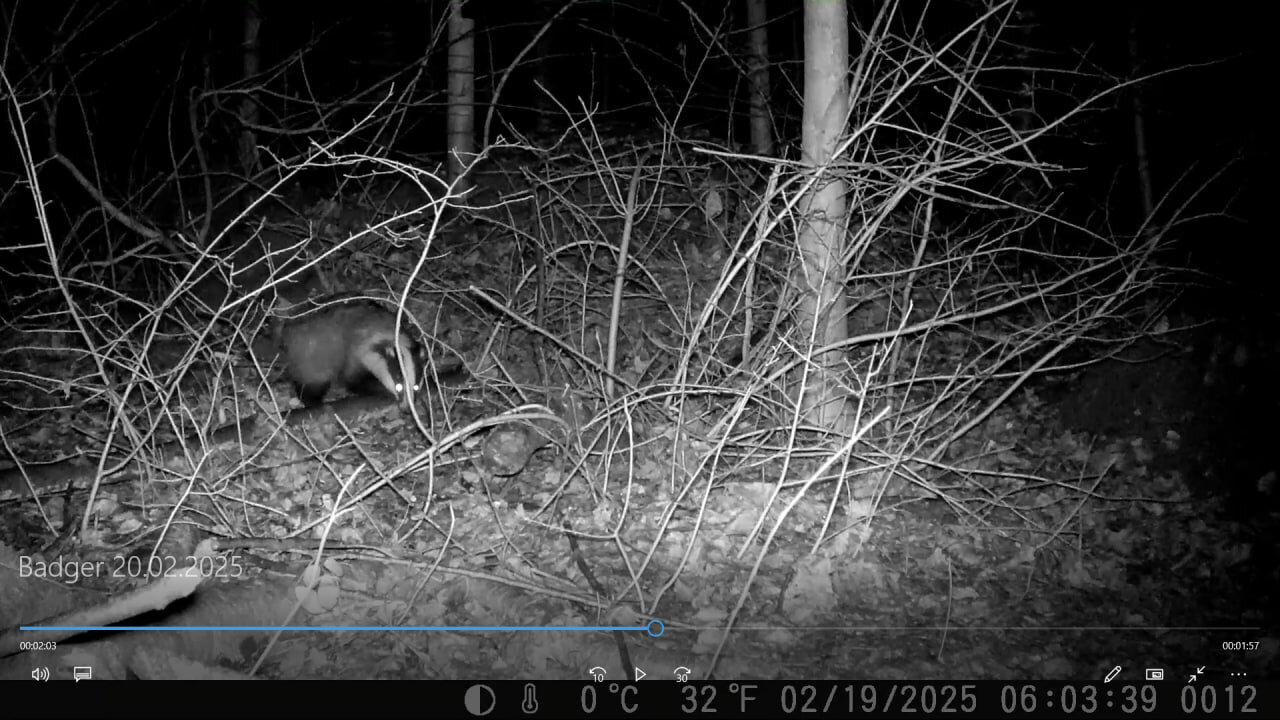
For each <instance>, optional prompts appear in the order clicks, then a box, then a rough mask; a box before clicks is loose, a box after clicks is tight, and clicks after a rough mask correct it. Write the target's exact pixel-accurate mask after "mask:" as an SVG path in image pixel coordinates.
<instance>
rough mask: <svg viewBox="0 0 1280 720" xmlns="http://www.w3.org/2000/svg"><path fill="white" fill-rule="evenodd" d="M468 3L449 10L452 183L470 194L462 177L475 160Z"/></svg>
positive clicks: (457, 2) (457, 1)
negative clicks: (464, 10)
mask: <svg viewBox="0 0 1280 720" xmlns="http://www.w3.org/2000/svg"><path fill="white" fill-rule="evenodd" d="M464 4H465V2H464V0H453V2H452V3H450V7H449V10H450V12H449V110H448V130H447V132H448V134H449V161H448V172H449V181H450V182H454V181H458V184H457V185H455V186H454V187H455V188H456V189H457V190H458V191H463V190H466V189H467V188H468V187H469V185H470V182H471V181H470V179H468V178H462V179H461V180H459V178H461V176H462V173H463V172H464V171H465V170H466V168H467V166H468V165H470V163H471V160H472V159H473V158H474V157H475V152H476V143H475V96H476V81H475V40H474V38H475V34H474V32H473V30H474V29H475V21H473V20H471V19H470V18H467V17H464V16H463V14H462V6H463V5H464Z"/></svg>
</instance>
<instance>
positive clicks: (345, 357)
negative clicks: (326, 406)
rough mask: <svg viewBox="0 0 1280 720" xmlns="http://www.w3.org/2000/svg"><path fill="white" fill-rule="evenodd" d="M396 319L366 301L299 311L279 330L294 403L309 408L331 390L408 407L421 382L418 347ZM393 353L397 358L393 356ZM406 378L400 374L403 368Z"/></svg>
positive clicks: (335, 303)
mask: <svg viewBox="0 0 1280 720" xmlns="http://www.w3.org/2000/svg"><path fill="white" fill-rule="evenodd" d="M395 327H396V315H395V313H394V312H393V311H391V310H390V309H388V308H385V307H382V306H380V305H377V304H375V303H373V302H371V301H367V300H339V301H336V302H331V303H326V304H320V305H317V306H316V309H306V310H302V311H300V312H299V311H298V310H296V309H295V311H294V314H293V316H292V317H289V318H286V319H284V320H283V321H282V322H281V323H279V324H278V326H277V331H276V332H277V345H278V348H279V351H280V357H281V358H282V360H283V361H284V368H285V373H286V375H287V376H288V378H289V380H290V381H291V382H292V383H293V387H294V390H295V391H296V392H297V394H298V399H299V400H301V401H302V404H303V405H306V406H307V407H312V406H315V405H319V404H320V403H322V402H324V397H325V394H326V393H327V392H328V391H329V388H330V387H331V386H334V385H337V386H340V387H343V388H345V389H347V390H348V391H350V392H354V393H359V394H365V395H377V394H395V395H398V396H399V397H400V399H401V401H402V402H410V401H412V397H413V393H414V392H415V391H417V390H418V389H419V387H420V385H421V382H422V364H423V354H422V344H421V343H420V342H418V341H417V340H416V339H415V338H414V335H413V334H412V333H411V332H406V331H407V330H409V329H410V328H411V327H412V326H411V325H408V324H407V323H404V324H403V327H402V328H401V333H400V334H399V337H398V341H399V342H397V335H396V331H395ZM397 347H398V350H399V357H398V356H397ZM402 361H403V362H404V364H405V366H406V367H405V370H406V372H401V362H402Z"/></svg>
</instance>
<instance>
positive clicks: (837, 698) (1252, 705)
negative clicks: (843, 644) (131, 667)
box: [0, 679, 1280, 720]
mask: <svg viewBox="0 0 1280 720" xmlns="http://www.w3.org/2000/svg"><path fill="white" fill-rule="evenodd" d="M1278 696H1280V683H1278V682H1275V681H1252V680H1244V679H1241V680H1240V681H1234V680H1233V681H1224V680H1211V681H1208V682H1191V683H1185V684H1184V683H1180V682H1176V681H1172V680H1170V681H1156V682H1143V683H1134V682H1129V683H1124V682H1100V681H1099V682H1056V681H1031V682H1020V681H992V680H981V681H972V682H970V681H928V682H909V681H835V680H822V681H811V682H810V681H758V682H757V681H744V680H719V681H712V682H683V683H680V682H665V681H655V682H638V683H628V682H619V681H608V680H604V681H599V682H579V681H564V680H553V681H529V682H524V681H513V680H501V681H483V680H477V681H452V680H450V681H326V682H294V681H260V682H239V683H236V684H235V686H234V687H230V686H228V685H227V684H226V683H224V682H150V683H130V682H110V681H92V680H89V681H81V682H75V683H69V682H40V681H36V682H30V681H23V682H9V683H6V684H5V686H4V687H3V688H2V689H0V698H3V700H0V704H2V705H3V711H0V714H3V715H4V716H5V717H9V718H27V717H30V718H232V717H234V718H255V717H263V718H273V719H274V718H306V719H307V720H320V719H322V718H426V719H430V718H453V719H456V718H470V717H484V718H530V719H535V718H601V719H604V718H629V719H632V718H686V717H708V718H721V719H724V720H730V719H736V718H888V717H914V718H923V717H951V718H965V717H973V718H995V719H1000V718H1073V717H1080V718H1142V717H1159V718H1215V717H1256V718H1274V717H1280V702H1278V701H1277V697H1278Z"/></svg>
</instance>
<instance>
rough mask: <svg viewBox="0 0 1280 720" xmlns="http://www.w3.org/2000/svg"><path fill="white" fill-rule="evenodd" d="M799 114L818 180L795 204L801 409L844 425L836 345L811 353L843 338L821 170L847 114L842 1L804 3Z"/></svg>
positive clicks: (834, 195) (833, 185) (830, 214)
mask: <svg viewBox="0 0 1280 720" xmlns="http://www.w3.org/2000/svg"><path fill="white" fill-rule="evenodd" d="M804 56H805V57H804V117H803V133H804V135H803V148H802V160H803V162H804V164H805V165H806V166H807V167H808V169H809V172H810V173H812V174H813V176H814V177H817V178H818V180H817V182H816V183H814V185H813V186H812V188H811V189H810V191H809V193H808V194H807V196H806V197H805V198H803V199H802V201H801V203H800V209H801V212H802V213H803V217H804V222H803V223H802V224H801V226H800V237H799V244H800V258H799V268H798V272H797V273H796V274H795V282H796V286H797V288H798V290H799V291H800V305H799V308H798V313H797V316H798V319H799V321H800V325H799V328H800V330H801V331H802V332H805V333H806V334H808V336H809V337H810V339H811V342H810V344H809V345H808V347H809V349H810V351H811V355H812V364H810V365H809V366H808V368H807V369H806V371H805V375H806V380H807V382H806V383H805V385H804V397H803V399H802V402H803V405H802V407H803V410H804V413H805V416H806V418H807V419H808V420H809V422H810V423H811V424H813V425H815V426H818V427H824V428H828V429H831V430H833V431H836V432H841V433H843V432H847V431H849V429H850V428H849V427H847V426H848V425H849V414H848V413H847V412H846V403H845V401H844V400H845V398H844V394H843V392H842V391H841V384H840V382H839V380H840V377H839V373H840V372H841V371H842V370H844V369H845V368H846V367H847V365H848V364H847V362H846V360H845V354H844V351H843V350H828V351H824V352H812V351H813V350H814V349H815V348H822V347H824V346H828V345H831V344H832V343H837V342H840V341H841V340H844V339H846V338H847V337H848V334H849V330H848V324H847V318H846V316H847V314H848V299H847V297H846V294H845V287H844V276H845V271H844V267H843V266H842V265H841V263H840V258H841V257H842V256H843V254H844V244H845V231H844V224H845V184H844V180H842V179H840V178H839V177H833V176H831V175H829V174H827V172H826V166H827V164H828V163H829V162H830V161H831V159H832V154H833V153H834V151H835V149H836V146H837V144H838V143H839V142H840V139H841V138H842V137H843V136H844V133H845V127H846V125H847V123H848V116H849V89H848V88H849V85H848V81H847V76H848V72H849V21H848V16H847V10H846V8H845V3H843V2H831V0H806V1H805V4H804Z"/></svg>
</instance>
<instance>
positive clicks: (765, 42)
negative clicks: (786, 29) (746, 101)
mask: <svg viewBox="0 0 1280 720" xmlns="http://www.w3.org/2000/svg"><path fill="white" fill-rule="evenodd" d="M768 21H769V11H768V4H767V0H747V27H748V28H750V31H749V33H748V35H747V42H748V43H749V44H750V54H749V56H748V57H747V69H748V71H749V72H750V73H751V147H752V148H754V149H755V152H756V154H757V155H763V156H765V157H768V156H771V155H773V123H772V122H770V115H769V111H770V96H769V33H768V31H767V27H768Z"/></svg>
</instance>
